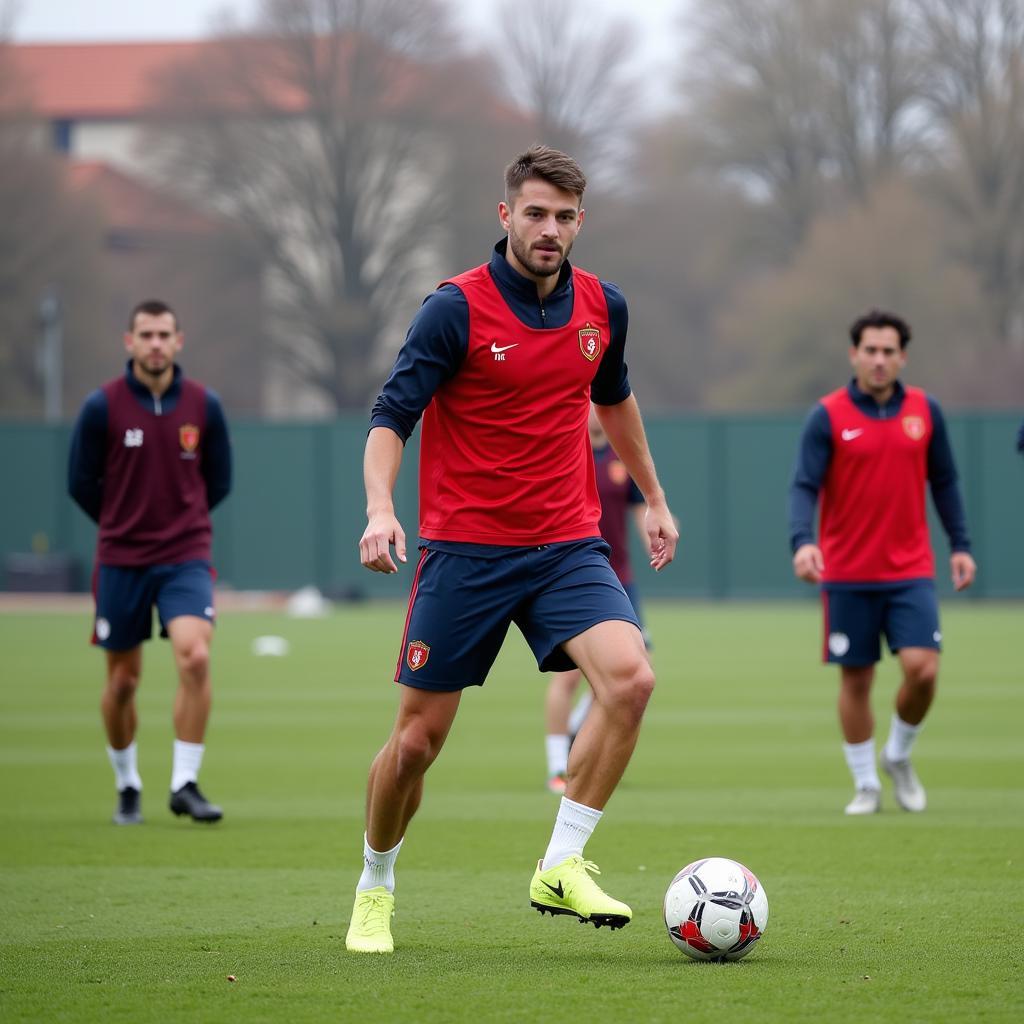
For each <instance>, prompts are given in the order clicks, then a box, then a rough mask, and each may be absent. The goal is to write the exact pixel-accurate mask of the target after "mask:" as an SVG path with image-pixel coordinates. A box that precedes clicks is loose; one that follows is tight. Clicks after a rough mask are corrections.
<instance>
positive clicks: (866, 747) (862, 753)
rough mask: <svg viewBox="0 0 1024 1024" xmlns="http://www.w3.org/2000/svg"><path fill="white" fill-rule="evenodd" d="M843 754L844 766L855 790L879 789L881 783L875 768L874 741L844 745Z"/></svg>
mask: <svg viewBox="0 0 1024 1024" xmlns="http://www.w3.org/2000/svg"><path fill="white" fill-rule="evenodd" d="M843 754H844V755H845V757H846V764H847V766H848V767H849V769H850V774H851V775H852V776H853V784H854V785H855V786H856V787H857V789H881V788H882V781H881V779H879V777H878V769H877V768H876V767H875V741H874V740H873V739H870V740H865V741H864V742H863V743H844V744H843Z"/></svg>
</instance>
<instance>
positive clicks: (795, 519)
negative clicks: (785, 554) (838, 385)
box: [789, 381, 971, 552]
mask: <svg viewBox="0 0 1024 1024" xmlns="http://www.w3.org/2000/svg"><path fill="white" fill-rule="evenodd" d="M848 390H849V393H850V398H851V399H852V400H853V401H854V403H855V404H856V406H857V408H858V409H859V410H860V411H861V412H863V413H864V415H865V416H870V417H871V418H872V419H891V418H892V417H893V416H897V415H898V414H899V411H900V407H901V406H902V405H903V397H904V395H905V394H906V392H905V391H904V389H903V385H902V384H900V382H899V381H897V382H896V388H895V390H894V391H893V394H892V397H891V398H890V399H889V401H888V402H886V403H885V404H884V405H879V404H878V403H877V402H876V401H875V399H874V398H873V397H872V396H871V395H869V394H866V393H865V392H863V391H861V390H860V388H858V387H857V385H856V383H855V382H854V381H851V382H850V384H849V385H848ZM928 409H929V411H930V412H931V417H932V436H931V440H930V441H929V444H928V483H929V486H930V487H931V492H932V501H933V502H934V504H935V510H936V512H938V514H939V519H940V520H941V522H942V526H943V529H944V530H945V531H946V535H947V536H948V537H949V543H950V548H951V550H953V551H970V550H971V542H970V538H969V537H968V535H967V519H966V516H965V515H964V506H963V500H962V499H961V497H960V486H959V483H958V477H957V472H956V463H955V462H954V461H953V451H952V449H951V448H950V445H949V434H948V432H947V430H946V420H945V417H943V415H942V409H941V408H940V407H939V403H938V402H936V401H935V399H934V398H932V396H931V395H929V396H928ZM831 460H832V426H831V423H830V421H829V418H828V413H827V412H826V411H825V407H824V405H822V404H821V403H820V402H819V403H818V404H817V405H816V406H815V407H814V408H813V409H812V410H811V413H810V415H809V416H808V417H807V420H806V422H805V423H804V429H803V434H802V435H801V438H800V448H799V450H798V452H797V461H796V469H795V471H794V473H793V482H792V484H791V485H790V488H789V541H790V547H791V549H792V550H793V551H794V552H795V551H796V550H797V548H799V547H801V546H802V545H803V544H813V543H814V542H815V536H816V534H815V527H814V520H815V508H816V506H817V503H818V492H819V491H820V490H821V488H822V486H823V484H824V482H825V474H826V473H827V472H828V466H829V463H830V462H831Z"/></svg>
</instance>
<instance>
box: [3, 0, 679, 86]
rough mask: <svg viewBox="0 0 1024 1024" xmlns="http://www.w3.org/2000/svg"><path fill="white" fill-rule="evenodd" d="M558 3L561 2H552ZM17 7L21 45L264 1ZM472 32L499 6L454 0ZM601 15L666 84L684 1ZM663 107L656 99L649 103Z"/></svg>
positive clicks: (200, 23)
mask: <svg viewBox="0 0 1024 1024" xmlns="http://www.w3.org/2000/svg"><path fill="white" fill-rule="evenodd" d="M551 2H552V3H557V2H558V0H551ZM12 3H13V7H14V10H15V12H16V13H15V17H14V22H13V27H14V33H13V34H14V39H15V41H16V42H24V43H29V42H75V41H91V42H96V41H100V40H110V41H124V40H140V41H141V40H152V39H194V38H197V37H200V36H203V35H209V34H210V31H211V26H213V25H214V24H215V23H216V17H217V13H218V12H219V11H222V10H224V9H225V8H228V9H230V10H233V11H234V12H236V13H237V14H239V15H241V17H242V19H243V20H248V18H250V17H251V16H252V14H253V12H254V11H255V10H256V9H257V7H258V0H169V2H166V3H162V4H151V3H146V2H144V0H0V11H2V10H4V9H5V8H9V7H10V6H11V4H12ZM449 3H450V5H451V7H452V8H453V9H454V10H455V11H457V12H458V14H459V16H460V18H461V20H462V21H463V23H464V24H465V25H466V27H467V29H469V30H470V31H472V32H474V33H480V32H484V31H486V29H487V26H488V25H489V24H490V23H491V21H492V19H493V11H494V9H495V7H496V5H497V0H449ZM588 6H589V7H591V8H593V9H595V10H599V11H603V12H606V13H609V14H614V15H617V16H620V17H624V18H628V19H629V20H630V21H631V22H633V23H634V24H635V25H636V26H637V29H638V34H639V39H640V43H641V48H642V52H643V58H644V65H645V67H646V69H647V70H648V72H649V73H650V72H651V71H653V72H655V73H654V74H650V77H649V79H648V80H649V81H651V82H656V81H660V80H663V73H664V72H667V71H668V66H669V64H670V63H671V59H672V57H671V54H672V42H671V40H672V37H673V36H674V29H673V17H674V12H675V11H676V9H677V8H678V6H679V0H588ZM649 99H650V101H651V102H652V103H653V104H655V105H656V104H657V99H656V97H654V96H651V97H649Z"/></svg>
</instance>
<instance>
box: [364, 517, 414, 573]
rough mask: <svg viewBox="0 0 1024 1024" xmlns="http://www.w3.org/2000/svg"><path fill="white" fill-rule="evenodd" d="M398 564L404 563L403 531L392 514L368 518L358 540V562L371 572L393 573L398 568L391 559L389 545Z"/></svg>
mask: <svg viewBox="0 0 1024 1024" xmlns="http://www.w3.org/2000/svg"><path fill="white" fill-rule="evenodd" d="M392 544H394V545H395V554H396V555H397V556H398V560H399V561H400V562H404V561H405V531H404V530H403V529H402V524H401V523H400V522H399V521H398V519H397V518H396V517H395V514H394V513H393V512H381V513H378V514H376V515H372V516H370V518H369V520H368V521H367V523H366V529H365V530H364V531H363V536H362V537H361V538H360V540H359V560H360V561H361V562H362V563H363V565H365V566H366V568H367V569H369V570H370V571H371V572H383V573H394V572H398V566H397V565H395V560H394V559H393V558H392V557H391V545H392Z"/></svg>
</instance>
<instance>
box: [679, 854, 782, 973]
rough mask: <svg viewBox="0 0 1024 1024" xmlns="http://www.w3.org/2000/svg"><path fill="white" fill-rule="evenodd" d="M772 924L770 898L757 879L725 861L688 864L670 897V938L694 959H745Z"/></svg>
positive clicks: (702, 861)
mask: <svg viewBox="0 0 1024 1024" xmlns="http://www.w3.org/2000/svg"><path fill="white" fill-rule="evenodd" d="M767 924H768V897H767V896H766V895H765V892H764V888H763V886H762V885H761V883H760V882H759V881H758V880H757V876H756V875H755V874H754V873H753V871H751V870H750V869H749V868H745V867H744V866H743V865H742V864H740V863H738V862H737V861H734V860H728V859H727V858H725V857H705V858H704V859H703V860H695V861H694V862H693V863H692V864H687V865H686V867H685V868H683V870H682V871H680V872H679V874H678V875H676V877H675V878H673V879H672V883H671V885H669V887H668V891H667V892H666V893H665V927H666V928H668V934H669V937H670V938H671V939H672V941H673V942H674V943H675V944H676V945H677V946H678V947H679V948H680V949H681V950H682V951H683V952H684V953H685V954H686V955H687V956H691V957H693V959H694V960H719V961H721V960H739V959H740V957H744V956H746V955H747V954H748V953H749V952H750V951H751V950H752V949H753V948H754V946H755V944H756V943H757V941H758V940H759V939H760V938H761V936H762V935H763V934H764V930H765V927H766V926H767Z"/></svg>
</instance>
